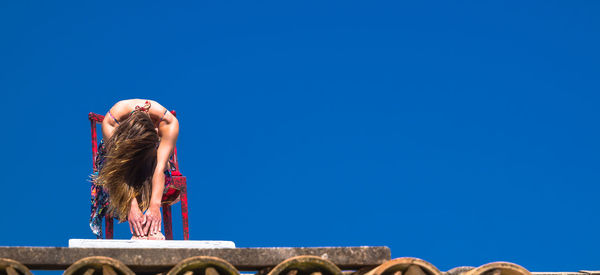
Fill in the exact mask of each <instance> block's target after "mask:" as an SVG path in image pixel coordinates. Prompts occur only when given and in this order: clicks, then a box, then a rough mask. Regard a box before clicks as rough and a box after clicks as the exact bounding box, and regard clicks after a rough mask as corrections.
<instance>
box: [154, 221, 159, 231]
mask: <svg viewBox="0 0 600 275" xmlns="http://www.w3.org/2000/svg"><path fill="white" fill-rule="evenodd" d="M158 225H159V221H155V222H154V224H153V225H152V234H156V232H157V231H158V230H156V229H157V228H158Z"/></svg>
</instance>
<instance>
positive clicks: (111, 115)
mask: <svg viewBox="0 0 600 275" xmlns="http://www.w3.org/2000/svg"><path fill="white" fill-rule="evenodd" d="M108 114H109V115H110V117H112V119H113V120H114V121H115V122H116V123H117V125H120V124H119V121H118V120H117V119H116V118H115V116H113V114H111V113H110V110H108Z"/></svg>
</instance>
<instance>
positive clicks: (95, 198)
mask: <svg viewBox="0 0 600 275" xmlns="http://www.w3.org/2000/svg"><path fill="white" fill-rule="evenodd" d="M105 156H106V149H105V147H104V141H103V140H102V141H100V143H99V144H98V154H97V155H96V167H98V171H100V170H102V167H103V166H104V159H105ZM167 166H168V169H166V170H165V188H164V191H163V197H162V203H163V204H165V203H166V204H169V205H170V204H173V203H176V202H177V201H179V194H180V191H179V190H177V189H176V188H175V187H174V185H173V177H172V176H171V171H172V170H173V169H174V167H175V166H174V165H173V163H172V159H171V158H170V159H169V163H168V165H167ZM90 177H91V183H92V184H91V185H92V186H91V194H92V199H91V205H92V207H91V208H92V209H91V212H92V213H91V215H90V228H91V229H92V232H93V233H94V235H96V236H97V237H98V238H102V235H103V234H102V219H103V218H104V217H105V216H106V214H107V211H108V204H109V201H110V200H109V197H108V193H107V192H106V191H105V190H104V188H102V186H99V185H96V179H97V178H98V172H94V173H93V174H92V175H91V176H90Z"/></svg>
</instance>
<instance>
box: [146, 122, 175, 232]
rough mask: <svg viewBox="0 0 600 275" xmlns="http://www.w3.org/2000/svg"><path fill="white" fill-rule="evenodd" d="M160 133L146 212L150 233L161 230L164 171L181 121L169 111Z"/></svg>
mask: <svg viewBox="0 0 600 275" xmlns="http://www.w3.org/2000/svg"><path fill="white" fill-rule="evenodd" d="M158 134H159V135H160V136H161V139H160V144H159V146H158V149H157V152H156V168H155V169H154V175H153V176H152V195H151V197H150V207H149V208H148V211H147V212H146V215H147V216H148V217H147V220H146V227H145V228H144V231H145V232H149V233H150V234H156V233H157V232H160V226H161V216H160V206H161V202H162V195H163V190H164V188H165V174H164V171H165V170H166V169H167V161H168V160H169V157H170V156H171V152H173V148H175V143H176V142H177V137H178V135H179V121H178V120H177V118H176V117H175V116H174V115H173V114H171V113H169V112H167V114H166V115H165V117H164V120H163V121H162V122H161V123H160V124H159V126H158Z"/></svg>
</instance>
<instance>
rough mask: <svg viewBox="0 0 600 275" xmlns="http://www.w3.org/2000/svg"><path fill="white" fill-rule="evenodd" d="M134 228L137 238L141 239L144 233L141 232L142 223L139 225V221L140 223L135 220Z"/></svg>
mask: <svg viewBox="0 0 600 275" xmlns="http://www.w3.org/2000/svg"><path fill="white" fill-rule="evenodd" d="M135 228H136V231H137V232H136V234H137V235H138V236H140V237H141V236H143V235H144V234H142V233H143V232H144V231H143V230H142V223H141V221H140V220H137V221H136V222H135Z"/></svg>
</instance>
